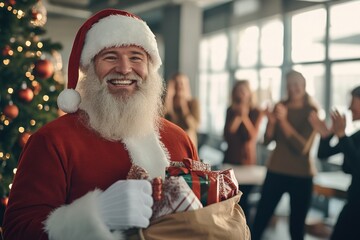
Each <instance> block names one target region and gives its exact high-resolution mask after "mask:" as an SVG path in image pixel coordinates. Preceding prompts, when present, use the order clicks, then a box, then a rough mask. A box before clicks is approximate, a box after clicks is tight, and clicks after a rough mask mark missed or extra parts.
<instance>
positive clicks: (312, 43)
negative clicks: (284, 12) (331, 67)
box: [291, 8, 326, 62]
mask: <svg viewBox="0 0 360 240" xmlns="http://www.w3.org/2000/svg"><path fill="white" fill-rule="evenodd" d="M325 29H326V11H325V9H324V8H321V9H316V10H311V11H307V12H303V13H299V14H296V15H294V16H293V17H292V25H291V39H292V42H291V46H292V52H291V55H292V60H293V62H303V61H321V60H324V59H325V45H324V40H325Z"/></svg>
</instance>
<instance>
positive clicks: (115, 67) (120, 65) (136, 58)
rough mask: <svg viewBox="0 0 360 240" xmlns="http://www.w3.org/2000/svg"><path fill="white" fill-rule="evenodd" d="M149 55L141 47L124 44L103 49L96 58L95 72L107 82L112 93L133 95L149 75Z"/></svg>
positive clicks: (122, 95)
mask: <svg viewBox="0 0 360 240" xmlns="http://www.w3.org/2000/svg"><path fill="white" fill-rule="evenodd" d="M148 61H149V59H148V55H147V53H146V52H145V51H144V50H143V49H142V48H140V47H136V46H122V47H111V48H106V49H103V50H102V51H100V52H99V54H97V55H96V56H95V58H94V65H95V73H96V75H97V76H98V78H99V79H100V81H102V82H106V84H107V88H108V91H109V93H110V94H112V95H113V96H115V97H120V98H126V97H129V96H132V95H133V94H134V93H135V92H136V91H137V90H138V86H139V85H140V84H141V83H142V81H144V80H145V79H146V78H147V76H148V74H149V73H148V71H149V70H148Z"/></svg>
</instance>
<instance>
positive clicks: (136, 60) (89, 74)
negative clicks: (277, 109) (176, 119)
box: [3, 9, 198, 240]
mask: <svg viewBox="0 0 360 240" xmlns="http://www.w3.org/2000/svg"><path fill="white" fill-rule="evenodd" d="M160 65H161V59H160V56H159V52H158V48H157V43H156V40H155V36H154V34H153V33H152V32H151V30H150V29H149V27H148V26H147V24H146V23H145V22H144V21H142V20H141V19H140V18H139V17H137V16H135V15H133V14H130V13H128V12H125V11H120V10H114V9H107V10H103V11H101V12H99V13H97V14H95V15H94V16H92V17H91V18H90V19H88V20H87V21H86V22H85V23H84V24H83V26H82V27H81V28H80V29H79V31H78V33H77V36H76V38H75V41H74V45H73V48H72V52H71V55H70V59H69V70H68V89H66V90H64V91H63V92H62V93H61V94H60V96H59V98H58V104H59V107H60V108H61V109H62V110H63V111H65V112H67V113H68V114H66V115H64V116H62V117H60V118H58V119H57V120H55V121H53V122H51V123H49V124H47V125H45V126H43V127H42V128H41V129H40V130H38V131H37V132H36V133H34V134H32V136H31V137H30V139H29V141H28V142H27V144H26V146H25V147H24V149H23V152H22V155H21V158H20V160H19V166H18V170H17V173H16V176H15V179H14V182H13V186H12V189H11V193H10V197H9V203H8V206H7V209H6V213H5V220H4V226H3V227H4V234H5V239H8V240H10V239H67V240H70V239H87V240H89V239H96V240H101V239H109V240H112V239H124V236H123V231H124V230H125V229H128V228H132V227H138V228H146V227H147V226H148V225H149V219H150V217H151V215H152V210H151V206H152V204H153V200H152V197H151V193H152V190H151V184H150V183H149V181H147V180H126V177H127V174H128V172H129V170H130V167H131V166H132V165H133V164H137V165H139V166H141V167H142V168H144V169H146V170H147V171H148V173H149V176H150V178H153V177H159V176H160V177H164V174H165V168H166V167H167V166H168V163H169V161H170V160H171V161H181V160H182V159H183V158H191V159H195V160H197V159H198V156H197V152H196V149H195V148H194V145H193V144H192V142H191V140H190V139H189V137H188V136H187V135H186V134H185V133H184V132H183V131H182V130H181V129H180V128H179V127H177V126H175V125H173V124H172V123H170V122H168V121H166V120H164V119H163V118H161V117H160V116H161V113H160V109H161V104H162V102H161V96H162V93H163V82H162V78H161V77H160V75H159V73H158V69H159V67H160ZM79 69H80V70H81V72H82V73H83V77H82V79H80V80H79V82H78V79H79Z"/></svg>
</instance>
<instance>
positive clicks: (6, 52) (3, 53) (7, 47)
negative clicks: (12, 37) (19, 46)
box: [2, 45, 11, 56]
mask: <svg viewBox="0 0 360 240" xmlns="http://www.w3.org/2000/svg"><path fill="white" fill-rule="evenodd" d="M10 50H11V47H10V46H9V45H6V46H5V47H4V48H3V50H2V55H3V56H8V55H9V52H10Z"/></svg>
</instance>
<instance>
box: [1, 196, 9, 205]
mask: <svg viewBox="0 0 360 240" xmlns="http://www.w3.org/2000/svg"><path fill="white" fill-rule="evenodd" d="M8 202H9V198H8V197H2V198H1V204H2V205H3V206H5V207H6V206H7V205H8Z"/></svg>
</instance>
